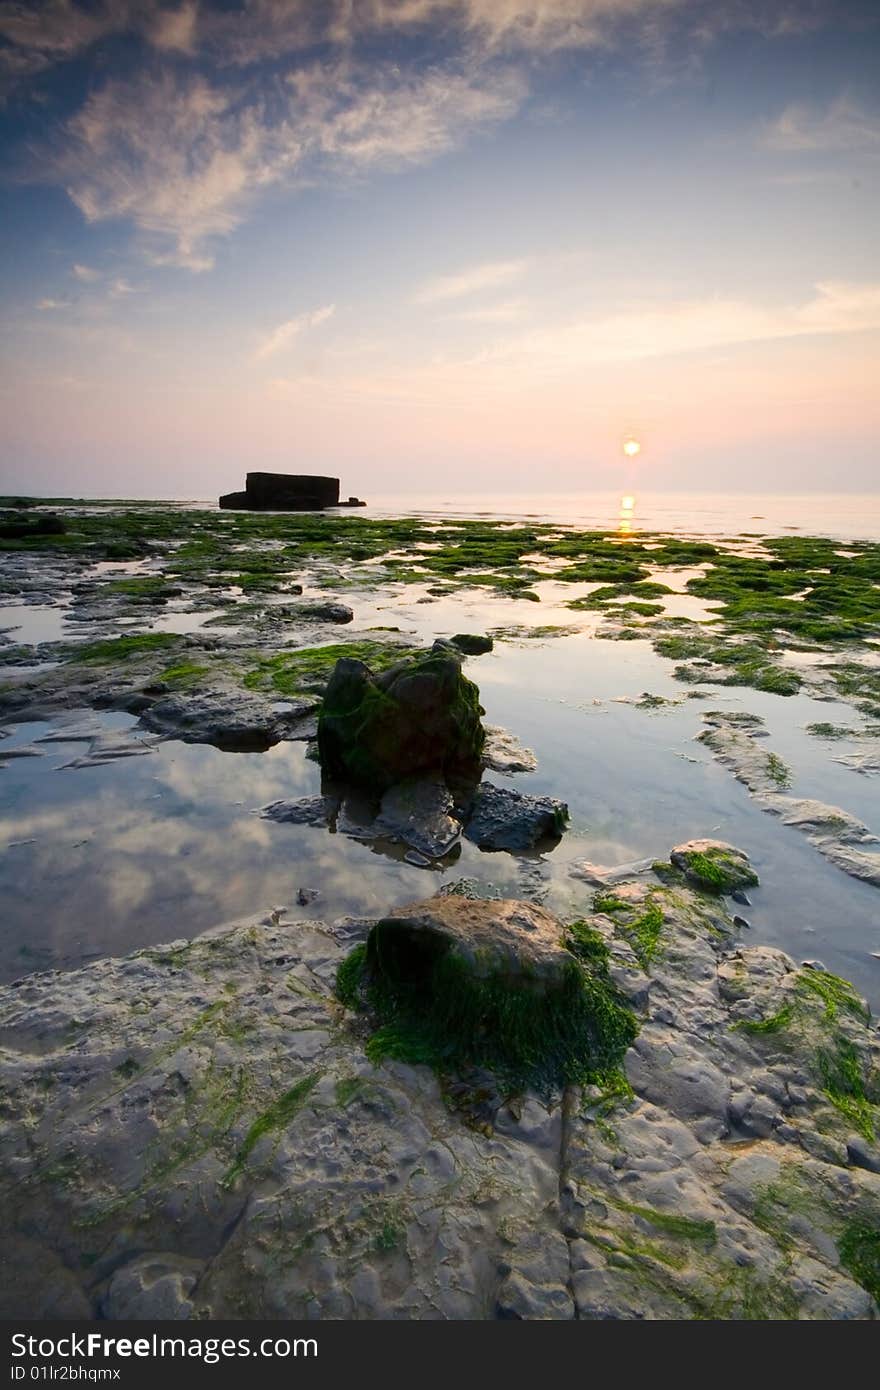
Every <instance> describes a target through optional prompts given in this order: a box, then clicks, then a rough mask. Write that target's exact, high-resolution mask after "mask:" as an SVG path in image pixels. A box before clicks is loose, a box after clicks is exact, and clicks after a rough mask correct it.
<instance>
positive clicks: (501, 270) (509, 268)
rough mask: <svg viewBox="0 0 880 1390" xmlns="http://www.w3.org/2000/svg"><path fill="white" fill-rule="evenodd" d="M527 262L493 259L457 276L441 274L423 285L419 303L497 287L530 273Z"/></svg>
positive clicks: (416, 298)
mask: <svg viewBox="0 0 880 1390" xmlns="http://www.w3.org/2000/svg"><path fill="white" fill-rule="evenodd" d="M527 264H528V263H527V262H526V261H489V262H487V263H486V264H484V265H475V266H470V267H469V268H467V269H465V270H460V271H457V272H456V273H455V274H454V275H440V276H438V277H437V278H436V279H434V280H429V281H428V282H427V283H426V284H424V285H422V286H421V287H420V288H419V289H418V290H416V293H415V294H414V296H413V302H414V303H416V304H438V303H440V302H442V301H443V300H446V299H462V298H463V297H464V296H465V295H471V294H480V293H481V292H482V291H484V290H497V289H499V288H502V287H503V286H505V285H509V284H511V283H512V282H513V281H515V280H519V279H521V278H522V276H523V275H524V274H525V272H526V267H527Z"/></svg>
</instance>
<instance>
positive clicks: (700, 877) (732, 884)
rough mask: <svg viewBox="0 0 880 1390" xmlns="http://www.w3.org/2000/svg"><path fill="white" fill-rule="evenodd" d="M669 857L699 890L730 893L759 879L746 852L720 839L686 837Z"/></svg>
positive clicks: (755, 882) (753, 883)
mask: <svg viewBox="0 0 880 1390" xmlns="http://www.w3.org/2000/svg"><path fill="white" fill-rule="evenodd" d="M669 860H670V863H671V864H672V865H673V867H674V868H676V869H680V870H681V872H682V873H683V874H684V876H685V878H686V879H687V881H688V883H690V884H691V885H692V886H693V887H694V888H698V889H699V890H700V892H702V893H719V894H721V893H732V892H733V891H734V890H735V889H737V888H753V887H754V886H755V885H756V884H757V882H758V875H757V874H756V873H755V871H754V869H752V868H751V866H750V864H749V860H748V855H746V854H744V853H743V852H742V850H740V849H734V847H733V845H728V844H725V843H724V841H723V840H688V842H687V844H683V845H677V846H676V848H675V849H674V850H673V851H672V853H671V854H670V856H669Z"/></svg>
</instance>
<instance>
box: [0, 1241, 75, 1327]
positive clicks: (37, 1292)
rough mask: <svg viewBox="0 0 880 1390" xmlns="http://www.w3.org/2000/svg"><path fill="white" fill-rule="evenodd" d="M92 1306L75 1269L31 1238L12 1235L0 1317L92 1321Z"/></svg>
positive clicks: (1, 1284)
mask: <svg viewBox="0 0 880 1390" xmlns="http://www.w3.org/2000/svg"><path fill="white" fill-rule="evenodd" d="M91 1315H92V1309H91V1305H90V1303H89V1300H88V1298H87V1297H86V1295H85V1292H84V1290H83V1288H82V1285H81V1284H80V1281H79V1280H78V1279H77V1277H76V1275H75V1274H74V1273H73V1271H72V1270H70V1269H68V1268H67V1267H66V1265H65V1264H64V1263H63V1261H62V1260H61V1259H60V1258H59V1256H58V1255H57V1254H56V1253H55V1252H54V1251H53V1250H51V1249H47V1247H46V1246H45V1245H42V1244H40V1243H39V1242H38V1241H36V1240H33V1239H31V1238H30V1237H29V1236H20V1235H11V1236H8V1237H7V1238H6V1239H5V1240H4V1243H3V1278H2V1280H0V1318H3V1319H4V1320H10V1319H14V1320H16V1321H17V1320H21V1321H28V1320H30V1319H31V1318H39V1319H41V1320H42V1319H44V1318H89V1317H91Z"/></svg>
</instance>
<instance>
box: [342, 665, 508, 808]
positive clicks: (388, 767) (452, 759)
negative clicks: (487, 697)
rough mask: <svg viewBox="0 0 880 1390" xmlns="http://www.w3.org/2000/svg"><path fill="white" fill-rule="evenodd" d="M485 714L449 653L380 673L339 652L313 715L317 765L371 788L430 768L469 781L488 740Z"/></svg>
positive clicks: (380, 787) (458, 781)
mask: <svg viewBox="0 0 880 1390" xmlns="http://www.w3.org/2000/svg"><path fill="white" fill-rule="evenodd" d="M482 713H483V710H482V707H481V705H480V692H479V691H478V689H477V687H476V686H475V685H474V684H473V682H472V681H469V680H468V679H467V678H466V677H465V676H463V675H462V671H461V662H460V660H459V659H458V658H457V657H456V656H454V655H452V654H450V653H446V652H444V653H440V652H432V653H429V654H428V655H427V656H420V657H416V658H414V659H411V660H407V661H402V662H399V663H397V664H396V665H394V666H392V667H391V669H390V670H388V671H386V672H384V673H383V674H382V675H380V676H377V675H375V674H374V673H373V672H372V671H371V670H370V668H369V667H368V666H366V665H365V664H364V663H363V662H362V661H357V660H353V659H351V658H348V657H344V658H342V659H341V660H340V661H338V662H337V663H336V666H335V668H334V671H333V674H332V676H331V677H330V681H329V683H328V685H327V689H326V692H325V694H324V704H323V707H322V709H321V715H320V718H319V721H318V749H319V752H320V757H321V766H322V767H323V769H324V771H325V772H327V773H329V774H330V775H331V776H333V777H338V778H341V779H342V780H344V781H347V782H352V783H355V784H357V785H359V786H362V787H365V788H368V789H369V790H371V791H374V792H375V791H384V790H385V789H387V788H388V787H390V786H393V785H394V784H395V783H397V782H401V781H404V780H405V779H406V778H408V777H413V776H416V775H418V774H419V773H423V772H429V771H438V772H441V773H442V774H443V775H444V776H445V777H446V779H447V781H449V782H450V783H453V784H461V785H467V784H473V783H475V782H476V781H477V779H478V778H479V775H480V769H481V759H482V753H483V744H484V742H485V733H484V731H483V726H482V724H481V722H480V716H481V714H482Z"/></svg>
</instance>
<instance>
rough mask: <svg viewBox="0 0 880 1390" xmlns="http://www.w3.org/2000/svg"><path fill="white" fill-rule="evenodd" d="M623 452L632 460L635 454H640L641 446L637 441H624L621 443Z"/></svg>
mask: <svg viewBox="0 0 880 1390" xmlns="http://www.w3.org/2000/svg"><path fill="white" fill-rule="evenodd" d="M623 452H624V453H625V454H626V456H627V458H628V459H634V458H635V456H636V454H640V453H641V452H642V446H641V444H640V443H639V441H638V440H637V439H625V440H624V441H623Z"/></svg>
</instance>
